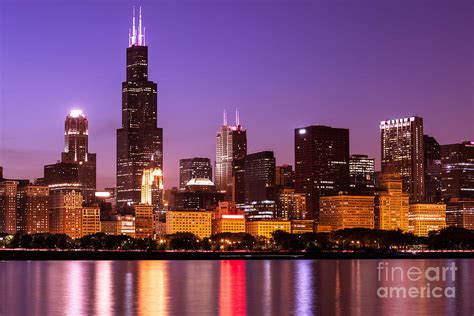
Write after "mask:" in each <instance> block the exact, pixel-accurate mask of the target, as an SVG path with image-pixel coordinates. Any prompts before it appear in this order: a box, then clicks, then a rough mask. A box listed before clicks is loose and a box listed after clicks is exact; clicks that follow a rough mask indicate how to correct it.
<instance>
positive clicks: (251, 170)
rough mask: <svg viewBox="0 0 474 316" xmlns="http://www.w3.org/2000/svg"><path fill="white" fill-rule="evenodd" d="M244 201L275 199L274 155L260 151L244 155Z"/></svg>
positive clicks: (271, 152) (270, 152)
mask: <svg viewBox="0 0 474 316" xmlns="http://www.w3.org/2000/svg"><path fill="white" fill-rule="evenodd" d="M244 182H245V203H251V202H254V201H265V200H273V201H274V200H275V156H274V155H273V151H262V152H257V153H253V154H249V155H247V156H246V157H245V181H244Z"/></svg>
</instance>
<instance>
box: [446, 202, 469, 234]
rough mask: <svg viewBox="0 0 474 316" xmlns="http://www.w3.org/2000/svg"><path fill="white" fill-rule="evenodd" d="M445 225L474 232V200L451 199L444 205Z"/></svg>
mask: <svg viewBox="0 0 474 316" xmlns="http://www.w3.org/2000/svg"><path fill="white" fill-rule="evenodd" d="M446 225H447V226H454V227H461V228H466V229H470V230H474V200H459V199H452V200H450V201H448V202H447V203H446Z"/></svg>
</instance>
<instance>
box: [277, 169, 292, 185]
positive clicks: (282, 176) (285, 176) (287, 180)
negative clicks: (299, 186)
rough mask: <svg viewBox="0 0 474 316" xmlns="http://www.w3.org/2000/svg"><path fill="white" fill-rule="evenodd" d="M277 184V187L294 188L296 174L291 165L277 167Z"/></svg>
mask: <svg viewBox="0 0 474 316" xmlns="http://www.w3.org/2000/svg"><path fill="white" fill-rule="evenodd" d="M275 184H276V186H277V187H283V188H294V186H295V172H294V171H293V167H292V166H291V165H281V166H276V169H275Z"/></svg>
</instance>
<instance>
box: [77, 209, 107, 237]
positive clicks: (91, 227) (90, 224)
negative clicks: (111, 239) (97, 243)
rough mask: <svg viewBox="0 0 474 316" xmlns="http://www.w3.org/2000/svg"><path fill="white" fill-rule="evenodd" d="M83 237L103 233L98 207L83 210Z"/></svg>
mask: <svg viewBox="0 0 474 316" xmlns="http://www.w3.org/2000/svg"><path fill="white" fill-rule="evenodd" d="M81 226H82V236H86V235H92V234H96V233H99V232H101V231H102V230H101V227H100V208H99V207H98V206H87V207H83V208H82V225H81Z"/></svg>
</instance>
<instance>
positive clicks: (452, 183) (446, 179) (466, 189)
mask: <svg viewBox="0 0 474 316" xmlns="http://www.w3.org/2000/svg"><path fill="white" fill-rule="evenodd" d="M441 163H442V171H441V196H442V198H443V199H446V200H447V199H451V198H459V199H474V141H466V142H462V143H460V144H450V145H442V146H441Z"/></svg>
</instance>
